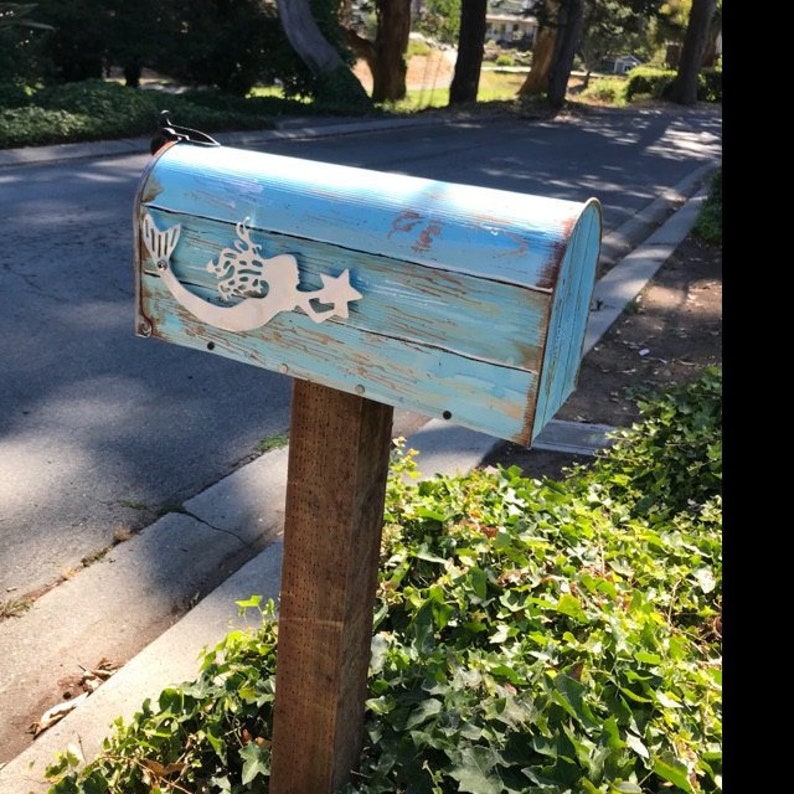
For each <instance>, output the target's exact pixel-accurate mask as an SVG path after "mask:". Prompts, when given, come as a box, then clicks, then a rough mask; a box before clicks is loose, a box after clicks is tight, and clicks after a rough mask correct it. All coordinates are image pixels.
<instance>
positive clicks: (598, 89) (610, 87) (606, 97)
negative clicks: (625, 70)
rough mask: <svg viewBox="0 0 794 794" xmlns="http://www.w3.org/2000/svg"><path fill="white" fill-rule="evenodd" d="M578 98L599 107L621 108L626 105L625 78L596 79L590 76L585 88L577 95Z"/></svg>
mask: <svg viewBox="0 0 794 794" xmlns="http://www.w3.org/2000/svg"><path fill="white" fill-rule="evenodd" d="M579 98H580V99H586V100H588V101H591V102H595V103H597V104H600V105H613V106H615V107H622V106H624V105H625V104H626V78H625V77H619V76H610V77H597V76H593V75H591V76H590V79H589V81H588V85H587V88H585V89H584V90H583V91H582V92H581V93H580V94H579Z"/></svg>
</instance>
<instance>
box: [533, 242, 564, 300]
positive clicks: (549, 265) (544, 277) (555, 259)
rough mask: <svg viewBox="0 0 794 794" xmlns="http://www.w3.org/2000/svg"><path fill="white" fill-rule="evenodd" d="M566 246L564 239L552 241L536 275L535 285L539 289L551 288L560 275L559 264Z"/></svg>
mask: <svg viewBox="0 0 794 794" xmlns="http://www.w3.org/2000/svg"><path fill="white" fill-rule="evenodd" d="M566 248H567V238H566V240H560V241H559V242H556V243H554V245H553V246H552V247H551V250H550V251H549V257H548V259H547V260H546V261H545V263H544V264H543V267H542V268H541V271H540V273H539V276H538V284H537V286H538V287H539V288H541V289H548V290H553V289H554V287H555V286H556V284H557V280H558V279H559V277H560V265H561V264H562V258H563V256H565V249H566Z"/></svg>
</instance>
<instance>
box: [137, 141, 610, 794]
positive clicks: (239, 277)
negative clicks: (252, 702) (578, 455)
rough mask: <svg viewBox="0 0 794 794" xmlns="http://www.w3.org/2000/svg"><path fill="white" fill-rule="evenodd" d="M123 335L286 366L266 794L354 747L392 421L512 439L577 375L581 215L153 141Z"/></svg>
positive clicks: (321, 769)
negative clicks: (129, 332)
mask: <svg viewBox="0 0 794 794" xmlns="http://www.w3.org/2000/svg"><path fill="white" fill-rule="evenodd" d="M134 225H135V235H134V238H135V268H136V332H137V333H138V334H139V335H141V336H146V337H156V338H159V339H162V340H165V341H167V342H174V343H176V344H180V345H184V346H186V347H192V348H199V349H204V350H208V351H211V352H212V353H215V354H218V355H222V356H227V357H229V358H232V359H236V360H238V361H243V362H246V363H249V364H252V365H255V366H258V367H263V368H266V369H271V370H276V371H279V372H283V373H286V374H288V375H291V376H292V377H293V378H294V379H295V381H294V385H293V403H292V419H291V429H290V452H289V467H288V483H287V505H286V521H285V530H284V562H283V569H282V582H281V599H280V605H279V647H278V664H277V676H276V704H275V718H274V726H273V744H272V751H273V758H272V771H271V778H270V791H271V792H272V794H288V793H289V794H330V792H332V791H334V790H335V789H336V788H338V787H339V786H341V785H342V784H343V783H344V782H345V781H346V780H347V779H348V778H349V775H350V772H351V771H352V770H353V769H355V767H356V764H357V762H358V757H359V755H360V750H361V742H362V729H363V720H364V700H365V697H366V687H367V668H368V663H369V653H370V641H371V634H372V619H373V606H374V596H375V587H376V580H377V570H378V552H379V546H380V532H381V524H382V520H383V502H384V493H385V487H386V477H387V473H388V463H389V444H390V440H391V425H392V411H393V407H394V406H398V407H401V408H408V409H411V410H414V411H417V412H419V413H422V414H424V415H427V416H430V417H439V418H443V419H446V420H449V421H451V422H455V423H458V424H461V425H464V426H467V427H470V428H473V429H475V430H479V431H482V432H485V433H488V434H490V435H493V436H495V437H498V438H503V439H510V440H513V441H516V442H518V443H521V444H524V445H526V446H529V445H530V444H531V442H532V440H533V439H534V438H535V437H536V436H537V435H538V433H540V431H541V430H542V429H543V427H544V426H545V425H546V423H547V422H548V421H549V420H550V419H551V418H552V417H553V416H554V414H555V413H556V411H557V410H558V409H559V408H560V406H561V405H562V403H563V402H564V401H565V400H566V399H567V397H568V396H569V394H570V393H571V392H572V391H573V389H574V388H575V385H576V377H577V375H578V371H579V364H580V361H581V355H582V348H583V344H584V337H585V331H586V326H587V318H588V309H589V303H590V299H591V295H592V289H593V283H594V279H595V268H596V264H597V260H598V253H599V247H600V240H601V210H600V205H599V204H598V202H597V201H596V200H595V199H590V200H588V201H586V202H584V203H576V202H570V201H560V200H555V199H546V198H541V197H537V196H529V195H524V194H518V193H511V192H507V191H499V190H491V189H486V188H478V187H472V186H467V185H460V184H451V183H445V182H435V181H430V180H424V179H417V178H414V177H406V176H399V175H394V174H384V173H377V172H372V171H367V170H364V169H358V168H349V167H344V166H337V165H331V164H326V163H320V162H310V161H306V160H300V159H295V158H290V157H282V156H276V155H268V154H262V153H256V152H248V151H243V150H239V149H233V148H230V147H222V146H218V145H217V144H214V142H213V141H211V140H209V139H207V138H206V137H205V136H200V138H199V140H198V141H191V140H184V141H181V142H175V141H171V142H169V143H166V144H165V145H164V146H162V147H161V148H160V149H159V150H158V151H157V152H156V154H155V157H154V158H153V160H152V162H151V163H150V165H149V166H148V168H147V169H146V171H145V173H144V174H143V176H142V179H141V182H140V186H139V190H138V195H137V197H136V200H135V208H134Z"/></svg>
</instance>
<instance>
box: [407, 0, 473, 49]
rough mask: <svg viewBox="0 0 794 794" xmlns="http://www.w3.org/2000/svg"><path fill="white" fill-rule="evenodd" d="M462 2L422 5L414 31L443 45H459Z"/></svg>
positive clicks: (436, 0) (442, 0) (436, 1)
mask: <svg viewBox="0 0 794 794" xmlns="http://www.w3.org/2000/svg"><path fill="white" fill-rule="evenodd" d="M460 6H461V0H427V1H426V2H424V3H422V5H421V11H420V14H419V18H418V19H416V20H414V25H413V27H414V29H415V30H416V31H417V32H419V33H423V34H424V35H426V36H428V37H429V38H431V39H434V40H435V41H439V42H442V43H443V44H454V45H457V43H458V35H459V33H460Z"/></svg>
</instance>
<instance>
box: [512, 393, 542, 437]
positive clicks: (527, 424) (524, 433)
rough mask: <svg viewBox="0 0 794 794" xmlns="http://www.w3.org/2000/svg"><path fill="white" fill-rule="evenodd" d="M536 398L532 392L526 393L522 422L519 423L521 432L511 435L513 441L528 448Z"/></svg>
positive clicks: (535, 408) (533, 421)
mask: <svg viewBox="0 0 794 794" xmlns="http://www.w3.org/2000/svg"><path fill="white" fill-rule="evenodd" d="M537 406H538V404H537V400H536V398H535V395H534V394H528V395H527V406H526V410H525V411H524V422H523V424H522V425H521V432H520V433H517V434H516V435H515V436H514V437H513V441H515V442H516V443H517V444H521V445H522V446H525V447H527V448H529V447H530V446H531V444H532V426H533V425H534V424H535V411H536V410H537Z"/></svg>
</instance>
